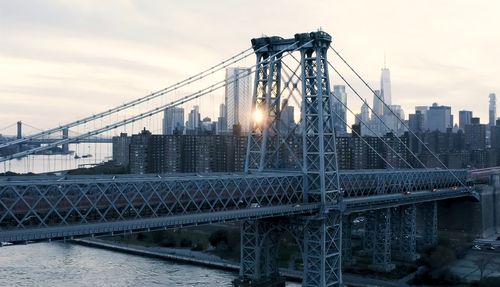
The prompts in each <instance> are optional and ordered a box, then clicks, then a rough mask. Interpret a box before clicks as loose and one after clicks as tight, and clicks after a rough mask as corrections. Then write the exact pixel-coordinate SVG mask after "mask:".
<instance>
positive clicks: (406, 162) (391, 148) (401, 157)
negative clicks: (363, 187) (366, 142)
mask: <svg viewBox="0 0 500 287" xmlns="http://www.w3.org/2000/svg"><path fill="white" fill-rule="evenodd" d="M291 57H292V58H293V59H295V61H297V62H298V63H300V62H299V60H298V59H297V58H296V57H294V56H293V55H291ZM327 62H328V65H329V66H330V67H331V68H332V69H333V70H334V71H335V72H336V73H337V75H339V76H340V77H341V78H342V80H343V81H344V82H345V83H346V84H347V85H348V86H349V88H351V90H353V91H354V93H355V94H356V95H357V96H358V97H360V95H359V94H358V93H357V91H356V90H355V89H354V88H353V87H352V86H351V85H350V84H349V83H348V82H347V80H346V79H345V78H344V77H343V76H342V75H340V74H339V72H338V71H337V70H336V69H335V68H334V67H333V66H332V65H331V64H330V62H329V61H327ZM360 98H361V97H360ZM339 102H340V103H341V104H342V106H343V107H345V108H346V110H348V111H349V112H350V113H351V114H352V115H353V116H354V117H355V118H356V119H358V120H359V122H360V123H363V125H365V127H366V128H367V129H368V130H369V131H370V132H372V133H373V134H374V135H375V136H376V137H377V138H378V139H379V140H380V141H381V142H383V143H384V144H385V145H386V146H387V147H388V148H389V149H390V150H391V151H392V152H394V153H395V154H396V155H397V156H398V157H399V158H400V159H401V160H403V161H404V163H405V164H406V165H407V166H409V167H410V168H411V169H413V168H414V167H413V166H412V165H411V164H410V163H409V162H408V161H407V160H406V159H405V158H403V156H401V155H400V154H399V153H398V152H397V151H396V150H394V148H393V147H392V146H391V145H390V144H389V143H387V142H386V141H385V140H384V139H383V138H381V137H380V136H379V135H378V134H377V133H375V132H374V131H373V130H372V129H371V128H370V127H369V126H368V125H367V124H366V123H365V122H363V121H362V120H361V119H360V118H359V117H358V116H357V115H356V114H355V113H354V112H353V111H352V110H351V109H350V108H349V107H348V106H347V105H346V104H344V103H343V102H342V101H340V100H339ZM346 125H347V123H346ZM351 130H352V129H351ZM395 137H396V138H397V139H398V140H399V142H400V144H402V145H403V146H404V147H405V148H407V149H408V147H406V145H405V144H404V143H403V141H402V140H401V139H400V138H399V137H398V136H397V135H395ZM410 152H411V150H410ZM377 154H378V153H377ZM417 160H418V159H417ZM384 161H385V160H384ZM391 167H392V165H391Z"/></svg>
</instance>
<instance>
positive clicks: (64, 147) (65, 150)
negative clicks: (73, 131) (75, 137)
mask: <svg viewBox="0 0 500 287" xmlns="http://www.w3.org/2000/svg"><path fill="white" fill-rule="evenodd" d="M67 138H68V128H65V129H63V130H62V139H67ZM62 153H63V154H68V153H69V144H67V143H66V144H63V145H62Z"/></svg>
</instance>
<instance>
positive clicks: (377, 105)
mask: <svg viewBox="0 0 500 287" xmlns="http://www.w3.org/2000/svg"><path fill="white" fill-rule="evenodd" d="M381 99H382V94H381V92H380V90H375V94H374V95H373V113H374V114H377V115H379V116H380V117H382V115H383V114H384V104H383V103H382V101H381ZM372 118H373V120H375V119H376V118H377V117H376V116H373V117H372Z"/></svg>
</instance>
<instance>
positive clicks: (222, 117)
mask: <svg viewBox="0 0 500 287" xmlns="http://www.w3.org/2000/svg"><path fill="white" fill-rule="evenodd" d="M215 132H216V133H217V134H222V133H225V132H227V116H226V105H224V104H220V106H219V117H218V118H217V127H216V129H215Z"/></svg>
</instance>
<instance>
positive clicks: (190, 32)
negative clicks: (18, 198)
mask: <svg viewBox="0 0 500 287" xmlns="http://www.w3.org/2000/svg"><path fill="white" fill-rule="evenodd" d="M445 2H446V1H445ZM445 2H443V3H434V2H430V1H429V2H427V4H426V3H422V2H419V3H418V4H417V3H406V5H404V4H401V3H398V2H394V1H385V2H384V3H383V5H382V4H380V3H377V4H366V3H365V5H366V8H370V9H359V8H360V6H359V5H360V4H355V3H349V2H348V1H336V2H335V3H330V2H326V1H320V2H318V3H317V5H319V6H320V7H321V8H324V9H315V10H316V12H315V13H314V15H312V16H301V19H302V21H296V23H295V22H293V23H289V25H274V24H275V23H277V22H275V20H273V19H272V18H271V15H268V14H265V15H263V16H261V17H263V19H265V21H261V22H260V21H258V22H257V25H256V26H253V27H252V28H247V25H243V23H244V22H243V21H246V20H247V19H249V18H247V16H246V15H251V14H252V13H249V12H251V11H253V10H254V9H256V8H253V7H257V6H258V5H256V4H258V3H252V4H250V3H245V4H238V5H236V4H227V3H226V5H209V6H207V7H205V5H203V4H202V3H201V2H193V3H189V4H188V3H179V5H168V3H167V4H165V3H162V2H140V1H135V2H129V3H124V2H109V3H106V4H104V5H92V3H88V2H72V3H71V5H68V4H64V3H62V2H49V3H46V2H38V1H33V2H32V5H30V6H26V5H22V4H18V3H15V2H3V3H1V4H0V6H1V9H0V16H1V17H0V23H1V24H2V25H1V27H2V28H0V35H1V36H2V37H1V39H2V40H0V44H1V45H0V47H1V48H0V60H1V62H2V68H1V69H0V76H1V77H0V100H1V101H2V104H3V105H2V106H3V109H2V113H1V115H0V122H1V123H2V124H3V125H4V126H5V125H7V124H11V123H15V122H16V121H17V120H22V121H26V122H29V123H38V124H39V127H40V128H46V127H53V126H57V125H58V124H59V123H63V122H67V121H70V120H74V119H76V118H79V117H80V116H85V115H87V114H92V113H95V112H99V111H102V110H106V109H108V108H109V107H111V106H116V105H119V104H121V103H123V102H124V101H128V100H131V99H134V98H137V97H139V96H142V95H144V94H148V93H150V92H151V91H152V90H158V89H160V88H162V87H164V86H167V85H169V84H171V83H174V82H176V81H178V80H179V79H182V78H185V77H186V76H189V75H192V74H193V73H196V72H198V71H200V70H202V69H204V68H206V67H208V66H211V65H213V64H214V63H217V62H218V61H220V60H221V59H223V58H224V57H225V55H228V54H232V53H234V52H235V51H238V50H241V49H243V48H245V47H248V46H249V42H248V39H249V38H251V37H258V36H259V35H260V34H262V33H264V34H267V35H275V34H277V35H283V36H286V35H290V36H291V35H292V34H293V33H295V32H297V31H310V30H316V29H318V28H319V27H321V28H323V29H324V30H325V31H328V32H329V33H331V34H332V35H333V37H334V41H333V44H334V45H335V47H336V48H337V49H339V51H340V52H341V53H343V54H344V56H346V58H348V60H350V61H351V62H352V64H353V66H355V68H357V69H358V70H359V72H360V73H361V74H362V75H363V77H364V78H365V79H367V80H369V82H370V84H371V85H372V86H373V87H375V86H377V82H378V81H377V79H378V78H379V77H378V75H377V74H378V71H379V70H378V68H377V67H381V66H382V63H381V62H382V59H383V57H382V55H384V52H385V54H386V55H387V58H388V61H387V67H388V68H390V69H391V70H392V101H393V102H398V103H399V104H401V106H402V108H403V109H404V110H408V111H409V110H413V107H414V106H417V105H422V104H429V103H432V102H439V103H441V104H446V105H449V106H452V107H453V109H454V110H455V111H458V110H472V111H474V114H475V115H476V116H479V117H480V118H481V119H482V120H483V121H484V120H485V119H487V117H488V109H487V105H488V97H487V96H488V94H489V93H494V92H496V91H497V90H498V86H497V85H498V83H497V82H496V80H495V79H494V77H495V75H496V73H495V71H496V70H497V67H498V63H495V60H492V59H494V53H493V52H494V51H496V50H498V48H499V47H500V40H498V39H497V38H496V37H491V36H490V35H495V31H496V29H498V28H497V27H500V25H498V24H497V22H498V21H499V20H498V19H497V17H494V12H493V11H498V9H497V6H498V5H500V4H496V3H490V2H487V1H479V2H478V3H476V4H475V5H474V6H470V5H467V4H466V3H460V2H456V1H454V2H452V3H453V5H449V3H445ZM220 3H223V2H220ZM450 3H451V2H450ZM429 4H430V5H431V6H432V7H433V9H428V6H430V5H429ZM266 5H267V4H266ZM268 5H269V6H270V8H273V7H275V8H276V9H278V7H279V9H283V10H285V11H289V12H290V13H288V14H287V15H290V17H298V16H299V14H297V13H301V11H300V9H294V8H295V7H296V6H297V5H298V2H287V5H280V3H270V4H268ZM167 6H168V7H167ZM199 6H203V8H204V9H198V8H199ZM212 6H213V7H212ZM217 6H221V7H224V8H223V9H222V10H220V9H219V10H220V11H219V10H217V9H216V8H215V7H217ZM383 7H384V8H383ZM387 7H389V8H387ZM90 8H92V10H90ZM167 8H168V9H167ZM333 8H335V9H333ZM200 10H203V12H199V11H200ZM269 10H272V9H269ZM290 10H294V11H293V12H292V11H290ZM62 11H64V13H63V12H62ZM91 11H92V13H90V12H91ZM111 11H112V12H111ZM159 11H162V12H161V13H159ZM227 11H232V13H225V12H227ZM318 11H320V12H318ZM321 11H325V12H321ZM330 11H331V13H330ZM349 11H351V12H353V13H354V12H356V13H354V15H351V16H349V17H347V14H352V13H345V12H349ZM221 13H222V14H223V15H225V17H228V18H229V19H228V20H234V23H235V25H232V26H231V27H229V26H227V25H225V22H226V20H224V23H221V21H220V20H217V17H215V16H217V15H221ZM490 13H491V15H490ZM226 14H227V15H226ZM210 15H212V16H210ZM214 15H215V16H214ZM332 15H333V16H335V17H331V16H332ZM415 15H419V18H418V19H426V21H425V22H426V23H423V22H420V21H417V18H415V17H416V16H415ZM267 16H269V17H268V18H266V17H267ZM223 18H224V17H223ZM165 19H168V21H165ZM187 19H191V20H187ZM192 19H197V20H195V21H193V20H192ZM209 19H210V20H209ZM360 19H363V20H364V21H368V22H370V23H371V25H370V27H365V26H358V25H356V20H360ZM375 19H376V21H375ZM463 19H468V20H469V21H465V22H467V23H464V21H463ZM415 21H416V22H415ZM205 22H210V23H211V24H212V25H213V26H211V25H209V26H211V27H210V28H209V27H203V26H202V25H201V24H202V23H205ZM173 24H175V25H173ZM207 29H208V30H207ZM144 31H148V32H147V33H145V32H144ZM208 31H210V32H209V33H208ZM374 31H377V33H374ZM157 35H167V36H168V37H158V36H157ZM351 35H357V36H358V37H351ZM443 35H447V36H446V39H447V40H446V41H442V40H441V39H442V37H443ZM377 41H380V42H381V43H383V45H373V43H374V42H377ZM429 43H433V45H428V44H429ZM457 47H458V48H457ZM368 49H370V50H371V52H370V53H366V51H367V50H368ZM408 55H413V56H412V57H408ZM467 55H474V57H470V56H467ZM331 58H332V61H333V63H334V64H337V65H338V64H339V61H338V59H336V60H334V59H333V58H334V57H331ZM349 79H350V80H352V79H353V77H349ZM416 79H418V80H416ZM463 83H467V85H463ZM333 84H335V85H340V84H343V83H342V82H341V81H339V79H337V78H335V77H333ZM355 87H356V88H357V89H359V90H360V91H361V90H363V89H362V88H361V85H359V84H357V85H355ZM347 94H348V95H349V96H348V97H349V99H348V102H349V101H350V100H352V99H353V98H352V92H351V91H347ZM362 96H363V97H366V98H370V97H371V95H370V93H369V92H368V91H366V90H364V92H362ZM97 99H99V100H97ZM471 99H475V100H474V101H472V100H471ZM351 102H352V101H351ZM185 110H190V107H185ZM55 113H57V114H58V115H60V118H58V119H57V122H54V119H52V117H51V115H53V114H55ZM212 118H215V116H212ZM349 122H352V118H350V119H349Z"/></svg>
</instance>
